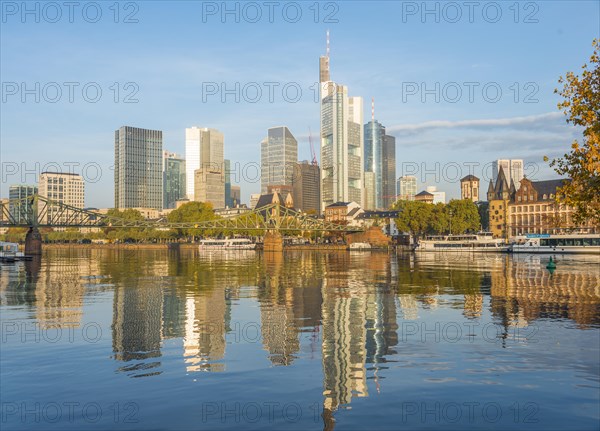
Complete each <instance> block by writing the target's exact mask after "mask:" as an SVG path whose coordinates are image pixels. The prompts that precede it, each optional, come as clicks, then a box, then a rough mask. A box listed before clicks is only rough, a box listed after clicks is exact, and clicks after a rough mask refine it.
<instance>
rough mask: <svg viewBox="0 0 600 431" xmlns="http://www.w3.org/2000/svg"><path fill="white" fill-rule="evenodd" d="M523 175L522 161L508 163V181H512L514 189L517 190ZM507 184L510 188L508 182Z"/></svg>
mask: <svg viewBox="0 0 600 431" xmlns="http://www.w3.org/2000/svg"><path fill="white" fill-rule="evenodd" d="M524 175H525V174H524V172H523V160H521V159H516V160H511V161H510V179H511V180H512V181H514V183H515V187H516V188H517V189H518V188H519V183H520V182H521V180H522V179H523V177H524ZM508 184H509V186H510V181H509V183H508Z"/></svg>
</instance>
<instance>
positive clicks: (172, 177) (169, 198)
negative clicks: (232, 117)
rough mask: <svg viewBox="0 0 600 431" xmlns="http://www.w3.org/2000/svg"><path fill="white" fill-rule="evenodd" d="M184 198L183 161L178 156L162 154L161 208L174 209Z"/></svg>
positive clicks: (167, 153) (166, 152)
mask: <svg viewBox="0 0 600 431" xmlns="http://www.w3.org/2000/svg"><path fill="white" fill-rule="evenodd" d="M185 196H186V188H185V160H184V159H183V158H182V157H181V156H180V155H178V154H175V153H169V152H168V151H164V152H163V208H175V206H176V202H177V201H178V200H179V199H183V198H184V197H185Z"/></svg>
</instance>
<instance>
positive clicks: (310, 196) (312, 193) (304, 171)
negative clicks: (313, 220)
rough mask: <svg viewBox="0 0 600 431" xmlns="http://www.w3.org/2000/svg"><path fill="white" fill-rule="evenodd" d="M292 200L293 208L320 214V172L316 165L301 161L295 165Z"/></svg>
mask: <svg viewBox="0 0 600 431" xmlns="http://www.w3.org/2000/svg"><path fill="white" fill-rule="evenodd" d="M292 198H293V200H294V207H295V208H296V209H299V210H301V211H304V212H311V213H315V214H320V212H321V171H320V169H319V166H318V165H314V164H311V163H309V162H308V161H306V160H305V161H303V162H300V163H297V164H296V171H295V173H294V177H293V189H292Z"/></svg>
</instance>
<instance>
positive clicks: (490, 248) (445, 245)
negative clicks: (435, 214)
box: [415, 232, 509, 253]
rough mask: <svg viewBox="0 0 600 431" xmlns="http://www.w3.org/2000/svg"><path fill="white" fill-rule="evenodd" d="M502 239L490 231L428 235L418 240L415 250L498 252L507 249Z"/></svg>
mask: <svg viewBox="0 0 600 431" xmlns="http://www.w3.org/2000/svg"><path fill="white" fill-rule="evenodd" d="M508 247H509V246H508V244H506V243H505V242H504V240H503V239H500V238H494V237H493V236H492V233H491V232H479V233H477V234H463V235H438V236H429V237H425V239H422V240H419V242H418V243H417V245H416V246H415V251H443V252H474V253H499V252H505V251H508Z"/></svg>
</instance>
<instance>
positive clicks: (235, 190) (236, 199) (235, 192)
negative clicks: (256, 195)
mask: <svg viewBox="0 0 600 431" xmlns="http://www.w3.org/2000/svg"><path fill="white" fill-rule="evenodd" d="M241 203H242V189H241V187H240V186H231V206H230V208H235V207H237V206H238V205H241Z"/></svg>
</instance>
